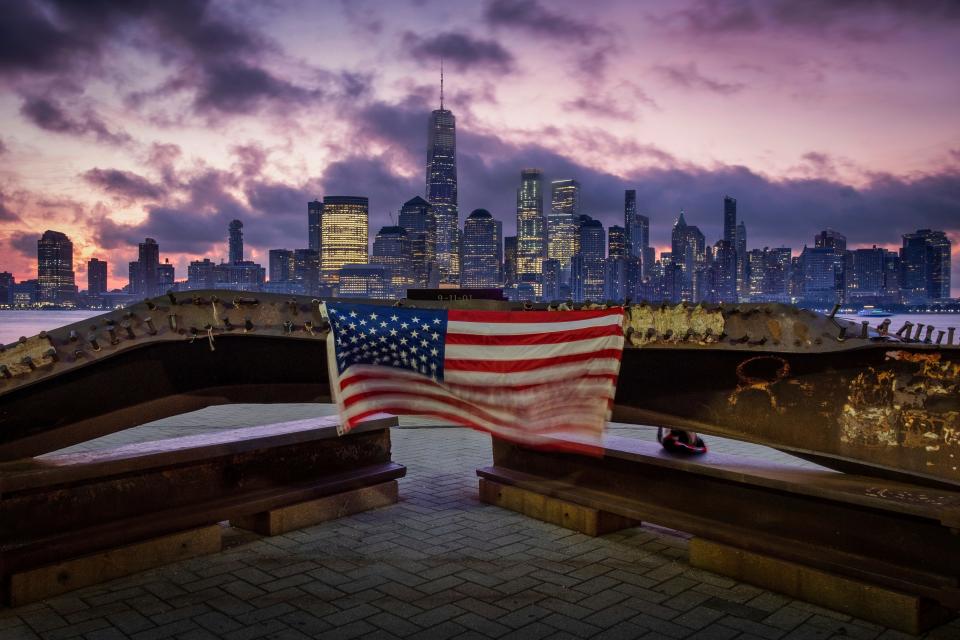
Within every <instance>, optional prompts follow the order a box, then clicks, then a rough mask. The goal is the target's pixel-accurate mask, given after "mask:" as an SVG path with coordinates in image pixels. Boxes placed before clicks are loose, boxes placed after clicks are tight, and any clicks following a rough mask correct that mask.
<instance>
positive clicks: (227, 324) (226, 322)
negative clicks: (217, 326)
mask: <svg viewBox="0 0 960 640" xmlns="http://www.w3.org/2000/svg"><path fill="white" fill-rule="evenodd" d="M223 326H224V327H226V328H227V331H233V323H231V322H230V318H224V319H223Z"/></svg>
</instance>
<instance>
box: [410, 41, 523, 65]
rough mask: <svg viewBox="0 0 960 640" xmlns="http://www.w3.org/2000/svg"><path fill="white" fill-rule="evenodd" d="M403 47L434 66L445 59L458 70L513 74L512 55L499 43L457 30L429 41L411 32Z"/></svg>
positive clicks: (416, 57)
mask: <svg viewBox="0 0 960 640" xmlns="http://www.w3.org/2000/svg"><path fill="white" fill-rule="evenodd" d="M403 48H404V50H405V51H406V52H407V53H409V55H411V56H412V57H413V58H414V59H416V60H419V61H421V62H431V63H435V62H437V61H439V60H443V61H445V62H449V63H451V64H452V65H453V67H454V68H455V69H457V70H459V71H465V70H467V69H476V68H479V69H484V68H485V69H490V70H493V71H499V72H501V73H504V72H509V71H511V70H512V69H513V63H514V60H513V55H512V54H511V53H510V52H509V51H507V50H506V49H504V48H503V46H501V45H500V43H499V42H497V41H495V40H482V39H479V38H474V37H473V36H471V35H470V34H467V33H461V32H456V31H447V32H445V33H439V34H437V35H435V36H431V37H427V38H423V37H420V36H419V35H417V34H415V33H413V32H411V31H408V32H407V33H405V34H404V36H403Z"/></svg>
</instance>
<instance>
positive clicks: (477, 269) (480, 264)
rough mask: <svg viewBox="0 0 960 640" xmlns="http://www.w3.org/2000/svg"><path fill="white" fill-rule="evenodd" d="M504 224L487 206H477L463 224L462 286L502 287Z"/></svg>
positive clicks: (480, 287)
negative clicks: (502, 231)
mask: <svg viewBox="0 0 960 640" xmlns="http://www.w3.org/2000/svg"><path fill="white" fill-rule="evenodd" d="M500 233H501V231H500V225H499V224H497V221H496V220H494V219H493V216H491V215H490V212H489V211H487V210H486V209H476V210H475V211H474V212H473V213H471V214H470V215H469V217H467V220H466V221H465V222H464V223H463V272H462V275H461V277H460V286H462V287H472V288H479V289H482V288H485V287H499V286H500V284H501V282H500V264H499V260H498V258H499V254H500V252H499V250H498V247H499V246H500V243H501V237H500Z"/></svg>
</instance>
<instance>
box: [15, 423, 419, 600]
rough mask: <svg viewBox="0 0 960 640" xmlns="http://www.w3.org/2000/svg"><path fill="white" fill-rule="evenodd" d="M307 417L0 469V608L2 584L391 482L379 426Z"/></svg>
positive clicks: (392, 470)
mask: <svg viewBox="0 0 960 640" xmlns="http://www.w3.org/2000/svg"><path fill="white" fill-rule="evenodd" d="M337 424H338V422H337V419H336V417H332V418H329V419H319V420H318V419H311V420H301V421H297V422H292V423H285V424H276V425H267V426H264V427H248V428H244V429H235V430H229V431H220V432H213V433H206V434H202V435H197V436H187V437H181V438H172V439H168V440H160V441H156V442H146V443H136V444H133V445H127V446H124V447H119V448H115V449H107V450H102V451H93V452H89V453H75V454H59V455H50V456H44V457H40V458H35V459H32V460H21V461H17V462H10V463H5V464H0V600H6V599H7V597H8V596H7V594H6V592H7V590H8V589H9V587H10V578H11V576H12V575H14V574H18V573H22V572H25V571H30V570H32V569H35V568H37V567H42V566H47V565H51V564H54V563H59V562H62V561H65V560H68V559H72V558H76V557H78V556H82V555H85V554H90V553H96V552H101V551H104V550H108V549H115V548H117V547H121V546H124V545H130V544H133V543H138V542H141V541H145V540H149V539H153V538H156V537H158V536H164V535H168V534H172V533H175V532H181V531H186V530H190V529H195V528H199V527H205V526H209V525H213V524H216V523H218V522H221V521H224V520H230V519H231V518H234V519H241V518H248V517H249V516H252V515H254V514H260V513H264V512H269V511H270V510H272V509H276V508H278V507H283V506H287V505H294V504H298V503H303V502H307V501H311V500H315V499H317V498H322V497H324V496H330V495H333V494H340V493H343V492H346V491H351V490H355V489H359V488H362V487H370V486H373V485H381V484H383V483H386V482H391V481H394V480H396V479H397V478H400V477H402V476H403V475H404V474H405V472H406V469H405V467H403V466H401V465H398V464H395V463H394V462H392V461H391V457H390V454H391V451H390V431H389V427H391V426H395V425H396V418H393V417H382V418H377V419H374V420H371V421H369V422H367V423H365V424H363V425H361V426H360V427H358V428H356V429H354V430H353V431H351V432H350V433H349V434H347V435H345V436H342V437H341V436H338V435H337Z"/></svg>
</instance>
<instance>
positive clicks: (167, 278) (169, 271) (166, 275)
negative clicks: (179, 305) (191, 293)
mask: <svg viewBox="0 0 960 640" xmlns="http://www.w3.org/2000/svg"><path fill="white" fill-rule="evenodd" d="M176 282H177V269H176V267H175V266H174V265H172V264H170V258H165V259H164V261H163V263H162V264H160V265H158V266H157V291H158V292H159V293H166V292H167V291H170V290H171V289H173V286H174V285H175V284H176Z"/></svg>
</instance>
